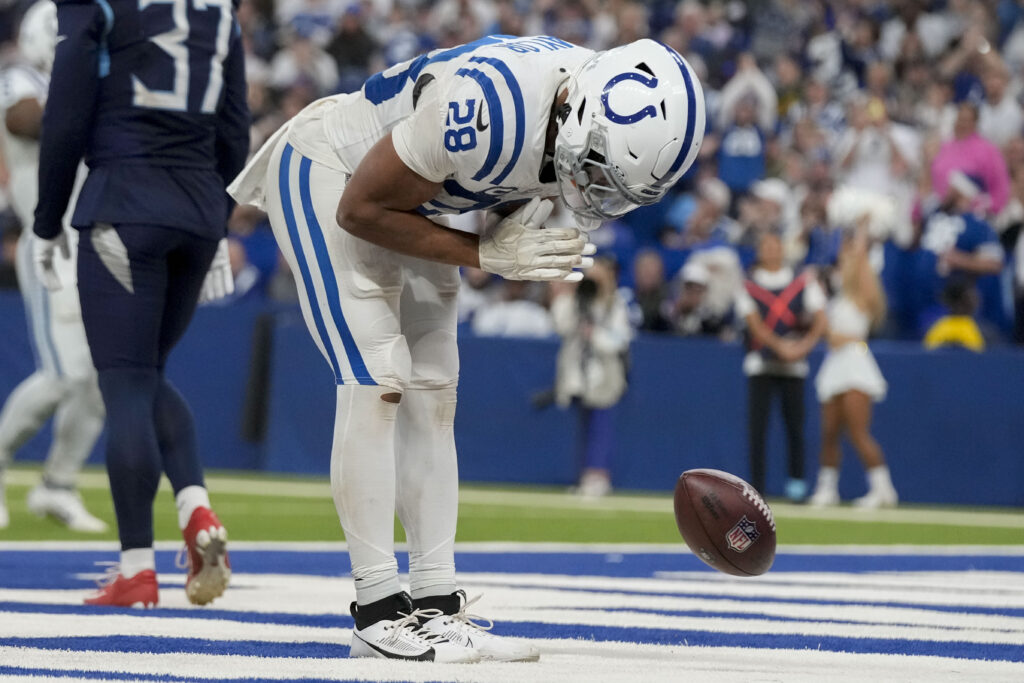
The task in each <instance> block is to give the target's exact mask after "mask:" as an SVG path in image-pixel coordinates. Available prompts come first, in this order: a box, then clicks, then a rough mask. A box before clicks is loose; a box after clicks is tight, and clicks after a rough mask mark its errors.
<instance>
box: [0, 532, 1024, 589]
mask: <svg viewBox="0 0 1024 683" xmlns="http://www.w3.org/2000/svg"><path fill="white" fill-rule="evenodd" d="M154 545H155V547H156V549H157V550H175V551H176V550H178V549H179V548H181V543H180V542H178V541H157V542H156V543H155V544H154ZM119 547H120V546H119V545H118V544H117V541H84V540H73V541H0V550H2V551H24V552H31V551H43V550H60V551H64V552H70V551H110V552H116V551H117V550H118V549H119ZM395 548H396V549H397V550H398V551H400V552H405V551H406V549H407V547H406V544H405V543H396V544H395ZM229 550H245V551H261V550H265V551H270V552H273V551H293V552H347V551H348V544H347V543H345V542H344V541H230V542H229ZM455 550H456V552H464V553H494V554H500V553H536V554H545V553H580V554H604V555H610V556H612V557H610V558H609V559H608V561H609V562H615V561H621V560H622V559H625V558H624V557H615V556H617V555H623V556H624V555H631V554H637V553H639V554H652V555H658V554H664V555H679V554H682V555H688V554H689V552H690V551H689V550H688V549H687V548H686V546H685V545H684V544H683V542H682V540H680V542H679V543H563V542H536V543H535V542H518V541H479V542H478V541H473V542H466V543H456V544H455ZM776 554H777V555H914V556H924V555H942V556H962V555H968V556H986V555H992V556H1000V557H1018V556H1020V557H1024V545H787V544H783V545H780V546H778V550H777V551H776ZM703 574H704V575H706V576H708V577H718V576H719V575H718V574H716V573H714V572H711V571H706V572H703ZM768 576H771V574H769V575H768ZM757 580H758V581H761V580H763V578H758V579H757Z"/></svg>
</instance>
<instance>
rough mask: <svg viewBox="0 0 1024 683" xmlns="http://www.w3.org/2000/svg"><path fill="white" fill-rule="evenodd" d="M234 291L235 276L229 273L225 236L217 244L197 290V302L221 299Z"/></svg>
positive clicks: (229, 264) (229, 260) (229, 265)
mask: <svg viewBox="0 0 1024 683" xmlns="http://www.w3.org/2000/svg"><path fill="white" fill-rule="evenodd" d="M234 291H235V278H234V275H232V274H231V256H230V255H229V254H228V239H227V238H226V237H225V238H223V239H222V240H221V241H220V243H219V244H218V245H217V253H216V254H214V255H213V262H212V263H211V264H210V270H209V271H208V272H207V273H206V279H205V280H203V288H202V289H201V290H199V303H201V304H206V303H209V302H211V301H216V300H217V299H223V298H224V297H226V296H229V295H231V294H232V293H234Z"/></svg>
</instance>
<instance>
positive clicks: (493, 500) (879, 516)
mask: <svg viewBox="0 0 1024 683" xmlns="http://www.w3.org/2000/svg"><path fill="white" fill-rule="evenodd" d="M38 479H39V473H38V469H35V468H13V469H11V470H10V471H9V472H8V473H7V481H8V482H9V483H10V484H15V485H22V486H31V485H34V484H35V483H37V482H38ZM270 483H272V485H269V484H270ZM206 484H207V487H208V488H209V489H210V492H211V493H214V494H217V493H239V494H250V495H261V496H268V497H285V498H325V499H329V498H330V497H331V489H330V483H329V482H328V481H327V480H326V479H325V480H323V481H288V480H268V479H246V478H241V477H231V476H223V475H211V476H207V477H206ZM79 487H80V488H89V489H106V488H108V487H109V482H108V480H107V476H106V474H105V473H103V472H101V471H96V470H90V471H86V472H83V473H82V474H81V476H80V479H79ZM161 488H162V489H166V490H169V484H168V482H167V480H166V478H165V479H163V480H162V481H161ZM459 501H460V502H461V503H464V504H468V505H498V506H501V505H506V506H510V507H523V508H527V509H536V508H548V509H571V510H594V511H595V512H664V513H666V514H672V498H671V496H668V495H664V494H651V495H649V496H620V495H614V496H610V497H608V498H602V499H598V500H587V499H583V498H580V497H579V496H575V495H572V494H569V493H562V492H545V491H508V490H502V489H492V488H474V487H472V486H463V487H462V488H461V490H460V492H459ZM771 508H772V512H773V513H774V514H775V517H776V518H782V519H784V518H787V517H789V518H795V519H824V520H841V521H847V522H862V523H880V522H881V523H894V524H939V525H945V526H961V527H978V526H988V527H1000V528H1009V529H1024V513H1022V512H1019V511H1015V510H1007V511H993V512H989V511H978V510H970V509H965V510H956V509H949V508H942V509H933V510H932V509H920V508H909V509H908V508H896V509H893V510H859V509H854V508H851V507H838V508H812V507H808V506H805V505H793V504H790V503H783V502H771Z"/></svg>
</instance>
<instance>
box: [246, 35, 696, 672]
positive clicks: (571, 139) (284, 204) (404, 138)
mask: <svg viewBox="0 0 1024 683" xmlns="http://www.w3.org/2000/svg"><path fill="white" fill-rule="evenodd" d="M703 132H704V101H703V95H702V92H701V88H700V84H699V83H698V81H697V78H696V76H695V75H694V73H693V71H692V70H691V68H690V67H689V65H687V63H686V62H685V61H684V60H683V59H682V57H680V56H679V55H678V54H677V53H676V52H675V51H673V50H672V49H670V48H668V47H666V46H664V45H661V44H659V43H656V42H654V41H651V40H640V41H637V42H635V43H632V44H629V45H626V46H624V47H620V48H616V49H614V50H609V51H607V52H601V53H594V52H592V51H591V50H587V49H584V48H580V47H577V46H575V45H572V44H570V43H567V42H565V41H562V40H558V39H556V38H550V37H532V38H514V37H510V36H490V37H486V38H483V39H481V40H478V41H476V42H473V43H469V44H467V45H462V46H459V47H455V48H452V49H448V50H439V51H435V52H431V53H429V54H426V55H423V56H420V57H418V58H416V59H414V60H412V61H409V62H405V63H403V64H399V65H397V66H394V67H392V68H390V69H388V70H387V71H384V72H383V73H380V74H377V75H375V76H372V77H371V78H370V79H369V80H367V82H366V84H365V85H364V87H363V89H362V91H361V92H358V93H352V94H348V95H338V96H335V97H329V98H325V99H322V100H320V101H318V102H314V103H313V104H311V105H309V106H308V107H307V108H306V109H305V110H303V111H302V112H301V113H300V114H299V115H298V116H296V117H295V118H294V119H293V120H292V121H290V122H289V123H288V124H287V125H286V126H285V127H284V128H283V129H282V130H281V131H279V133H278V134H277V135H275V136H274V138H272V139H271V140H270V141H268V142H267V144H266V145H265V146H264V147H263V149H262V150H260V152H259V153H258V154H257V155H256V156H255V157H254V158H253V160H252V161H251V162H250V164H249V166H247V168H246V170H245V171H243V173H242V174H241V175H240V176H239V177H238V178H236V179H235V181H234V183H233V184H232V185H231V187H229V190H228V191H229V192H230V193H231V194H232V195H233V196H234V197H235V198H236V199H237V200H238V201H239V202H240V203H251V204H255V205H257V206H265V208H266V211H267V212H268V214H269V216H270V222H271V225H272V226H273V229H274V234H275V235H276V237H277V241H278V243H279V244H280V246H281V249H282V251H283V252H284V255H285V257H286V258H287V260H288V264H289V266H290V267H291V269H292V272H294V273H295V274H296V277H297V279H298V284H299V287H298V289H299V292H300V300H301V305H302V311H303V315H304V317H305V320H306V324H307V326H308V328H309V331H310V334H311V335H312V337H313V340H314V341H315V342H316V344H317V346H318V347H319V348H320V351H321V352H322V353H323V355H324V357H325V359H326V360H327V362H328V364H329V365H330V368H331V371H332V372H333V373H334V379H335V382H336V383H337V412H336V416H335V427H334V444H333V447H332V451H331V488H332V491H333V495H334V501H335V505H336V506H337V510H338V515H339V517H340V518H341V525H342V527H343V528H344V530H345V536H346V538H347V540H348V547H349V553H350V557H351V561H352V576H353V578H354V579H355V588H356V602H355V603H353V605H352V607H351V611H352V615H353V617H354V619H355V630H354V632H353V637H352V649H351V655H352V656H354V657H385V658H395V659H421V660H434V661H444V662H473V661H477V660H479V659H493V660H505V661H516V660H536V659H537V658H538V657H539V653H538V651H537V650H536V649H535V648H534V647H532V646H531V645H529V644H526V643H521V642H515V641H511V640H507V639H503V638H501V637H499V636H497V635H495V634H493V633H491V632H490V631H489V628H490V627H489V626H487V627H486V629H485V628H481V626H480V625H479V624H478V623H476V622H475V621H474V620H473V619H472V618H471V617H470V615H469V614H468V613H467V610H466V608H467V607H468V604H467V602H466V596H465V594H464V593H463V592H462V591H460V590H458V585H457V583H456V580H455V558H454V541H455V523H456V516H457V507H458V473H457V465H456V456H455V441H454V437H453V423H454V420H455V403H456V386H457V384H458V349H457V347H456V341H455V330H456V304H455V295H456V291H457V290H458V287H459V272H458V267H459V266H468V267H477V268H482V269H484V270H486V271H488V272H491V273H496V274H498V275H501V276H503V277H505V278H508V279H517V280H570V281H574V280H577V279H579V278H580V277H582V274H581V273H579V272H578V271H576V270H575V269H577V268H580V267H585V266H586V265H587V261H588V260H589V259H588V255H589V254H590V253H591V250H590V249H589V248H588V244H587V241H586V239H585V236H584V235H583V234H581V232H580V231H579V230H577V229H575V228H566V229H544V230H542V229H540V228H543V226H544V222H545V220H546V219H547V217H548V215H549V213H550V211H551V208H552V204H551V201H549V200H548V199H547V198H549V197H555V196H558V195H561V197H562V199H563V200H564V202H565V203H566V205H567V206H568V207H569V208H570V209H571V210H572V211H573V213H574V214H575V216H576V219H577V222H578V224H579V226H580V227H581V228H582V229H584V230H586V229H589V228H592V227H596V226H597V225H599V224H600V223H601V221H602V220H604V219H607V218H614V217H616V216H621V215H622V214H624V213H626V212H627V211H629V210H631V209H633V208H635V207H637V206H640V205H644V204H650V203H652V202H655V201H657V200H658V199H660V198H661V197H662V196H663V195H664V194H665V192H666V191H667V190H668V188H669V187H671V186H672V184H673V183H674V182H675V181H676V180H678V179H679V177H680V176H681V175H682V174H683V172H684V171H686V169H687V168H688V167H689V166H690V164H691V163H692V162H693V159H694V157H695V156H696V154H697V151H698V148H699V147H700V143H701V140H702V138H703ZM481 209H483V210H488V211H491V212H492V213H493V214H494V218H493V220H491V221H490V222H489V227H488V229H486V230H485V231H484V233H483V234H482V235H481V236H479V237H478V236H476V235H472V234H467V233H463V232H458V231H454V230H452V229H449V228H448V227H446V226H445V214H457V213H463V212H467V211H475V210H481ZM502 216H507V217H504V218H502ZM339 226H340V227H339ZM396 510H397V512H398V516H399V519H400V520H401V523H402V525H403V526H404V527H405V531H406V535H407V537H408V546H409V592H408V593H406V592H405V591H403V588H402V586H401V585H400V584H399V581H398V567H397V563H396V561H395V555H394V538H393V536H394V533H393V532H394V526H393V521H394V514H395V511H396ZM470 602H472V601H470Z"/></svg>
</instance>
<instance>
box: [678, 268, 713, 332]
mask: <svg viewBox="0 0 1024 683" xmlns="http://www.w3.org/2000/svg"><path fill="white" fill-rule="evenodd" d="M710 279H711V274H710V273H709V272H708V269H707V267H706V266H704V265H703V264H701V263H699V262H698V261H691V262H690V263H687V264H686V265H685V266H683V269H682V270H681V271H680V273H679V278H678V280H679V292H678V294H677V295H676V299H675V301H674V302H673V304H672V327H673V329H674V330H675V332H676V334H678V335H680V336H683V337H690V336H695V335H705V334H706V335H712V336H715V335H718V334H719V333H720V332H721V331H722V324H721V320H720V319H719V318H718V317H717V316H714V315H712V314H710V313H709V312H708V311H707V309H706V308H705V307H704V298H705V296H706V295H707V291H708V280H710Z"/></svg>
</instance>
